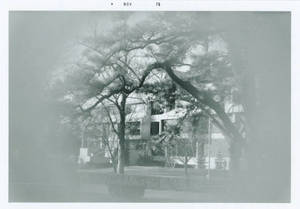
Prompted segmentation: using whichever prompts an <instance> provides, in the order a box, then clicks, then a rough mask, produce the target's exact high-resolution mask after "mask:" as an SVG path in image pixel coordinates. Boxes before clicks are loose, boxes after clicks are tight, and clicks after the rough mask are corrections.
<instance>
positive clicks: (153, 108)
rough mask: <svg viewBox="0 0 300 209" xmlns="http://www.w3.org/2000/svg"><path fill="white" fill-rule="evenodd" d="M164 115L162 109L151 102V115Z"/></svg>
mask: <svg viewBox="0 0 300 209" xmlns="http://www.w3.org/2000/svg"><path fill="white" fill-rule="evenodd" d="M162 113H164V110H163V108H162V107H161V105H160V104H159V103H158V102H151V115H159V114H162Z"/></svg>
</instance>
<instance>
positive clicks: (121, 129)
mask: <svg viewBox="0 0 300 209" xmlns="http://www.w3.org/2000/svg"><path fill="white" fill-rule="evenodd" d="M126 99H127V96H126V95H125V94H124V93H123V94H122V101H121V106H120V110H119V112H120V125H119V149H118V166H117V172H118V173H119V174H124V166H125V125H126V124H125V118H126V113H125V106H126Z"/></svg>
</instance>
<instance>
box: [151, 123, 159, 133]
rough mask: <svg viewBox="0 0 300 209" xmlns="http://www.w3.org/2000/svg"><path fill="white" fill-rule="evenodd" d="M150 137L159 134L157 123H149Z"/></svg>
mask: <svg viewBox="0 0 300 209" xmlns="http://www.w3.org/2000/svg"><path fill="white" fill-rule="evenodd" d="M150 133H151V135H152V136H153V135H158V134H159V122H151V129H150Z"/></svg>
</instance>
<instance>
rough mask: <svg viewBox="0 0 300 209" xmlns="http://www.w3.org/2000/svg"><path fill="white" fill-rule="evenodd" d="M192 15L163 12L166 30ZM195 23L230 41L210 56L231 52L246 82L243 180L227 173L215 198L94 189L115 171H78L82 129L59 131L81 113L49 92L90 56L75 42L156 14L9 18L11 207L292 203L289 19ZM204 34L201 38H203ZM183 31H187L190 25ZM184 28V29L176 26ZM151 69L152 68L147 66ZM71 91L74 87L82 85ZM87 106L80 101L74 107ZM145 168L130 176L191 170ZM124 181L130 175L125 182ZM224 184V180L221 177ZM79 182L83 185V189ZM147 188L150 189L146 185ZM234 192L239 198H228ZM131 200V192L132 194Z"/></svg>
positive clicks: (261, 16)
mask: <svg viewBox="0 0 300 209" xmlns="http://www.w3.org/2000/svg"><path fill="white" fill-rule="evenodd" d="M188 13H189V12H177V13H174V12H166V14H167V15H166V16H164V17H166V20H165V19H164V20H163V21H166V22H167V21H169V22H170V23H169V22H168V24H170V25H175V26H176V24H178V25H179V24H183V23H182V22H184V21H182V22H179V23H177V22H176V20H177V18H178V20H180V17H181V16H183V17H184V18H185V14H188ZM157 14H159V13H157ZM193 15H195V16H196V17H198V18H199V20H201V21H199V22H200V23H199V25H200V26H201V27H203V28H205V29H206V28H207V30H211V28H213V30H212V31H213V32H214V33H219V32H215V31H221V32H220V34H221V36H222V38H223V36H224V37H225V38H224V40H225V41H223V39H222V41H218V40H217V41H215V42H214V44H215V45H213V47H212V48H214V47H215V48H216V49H218V50H220V48H221V49H223V48H226V50H225V49H224V51H225V52H226V53H227V51H228V54H229V55H228V57H229V58H228V59H229V60H230V65H228V66H230V67H231V66H233V67H232V68H233V69H234V70H235V71H234V72H237V74H238V76H237V77H238V78H240V80H238V81H237V82H236V84H237V85H239V86H240V90H241V92H242V93H241V94H242V96H243V97H244V98H245V99H244V102H245V104H244V106H243V108H244V109H245V113H246V116H245V118H246V120H245V121H246V122H245V124H246V125H245V127H246V128H245V129H246V132H247V134H248V135H247V137H245V138H246V142H247V143H245V144H246V145H243V149H242V148H241V150H243V151H241V152H242V155H243V153H246V154H245V156H246V157H244V158H241V159H242V160H241V159H239V161H240V164H241V166H240V167H241V170H242V171H241V172H238V174H237V175H236V174H232V173H231V172H230V171H231V170H230V169H228V170H229V171H228V172H227V171H225V172H224V173H226V175H225V176H226V178H227V176H231V175H232V176H233V178H230V180H228V181H227V180H226V181H224V182H225V183H224V185H226V189H227V190H224V191H223V190H222V191H214V190H213V192H211V191H210V192H207V191H206V190H205V191H204V192H203V191H202V192H200V193H197V192H199V191H197V192H194V190H193V191H177V190H172V189H171V190H168V189H166V191H165V190H164V189H162V190H155V188H150V189H148V188H146V190H145V195H144V198H142V199H138V198H137V199H135V198H132V197H130V198H119V197H115V196H113V195H110V192H109V191H108V190H109V189H108V188H107V187H105V185H104V184H100V183H99V184H98V183H95V182H98V180H99V179H98V180H97V178H103V179H106V178H107V177H105V174H106V173H107V172H108V173H110V172H113V166H112V164H110V165H109V166H108V167H105V168H100V167H97V168H96V169H99V170H100V171H99V176H98V177H97V176H96V174H95V176H93V175H94V173H93V169H94V167H91V168H90V167H89V168H88V169H86V170H88V172H86V173H84V172H85V170H84V169H82V168H86V167H84V166H83V167H82V166H81V165H79V160H78V156H79V155H80V148H83V144H84V143H83V140H82V139H81V133H82V132H80V131H81V129H80V130H79V128H78V129H76V128H75V129H73V128H66V127H65V126H64V124H63V123H62V122H61V121H63V120H62V118H63V117H62V115H63V114H64V113H67V112H68V111H73V110H74V111H75V109H76V108H74V109H72V110H70V107H69V106H63V105H61V104H60V103H59V102H58V98H59V96H58V94H59V93H60V92H59V93H57V92H53V91H52V90H51V88H50V87H49V86H51V85H50V83H51V82H52V80H53V77H55V76H54V75H57V72H64V66H66V65H68V64H70V63H75V62H76V63H77V62H79V59H78V57H80V56H85V54H84V53H82V52H81V51H80V50H78V48H77V45H78V43H79V42H78V40H81V39H82V37H85V36H89V35H90V34H93V33H94V32H95V28H99V31H110V30H111V28H113V27H115V25H117V24H116V23H115V21H118V20H119V19H122V18H124V19H125V18H127V22H126V24H128V25H127V26H128V27H129V26H130V28H131V27H132V28H134V26H135V25H136V24H138V23H139V22H143V21H147V20H148V18H150V16H151V17H153V16H154V17H155V16H156V13H155V12H152V13H148V12H136V13H134V12H132V13H131V12H21V11H18V12H17V11H11V12H10V14H9V201H12V202H70V201H71V202H73V201H75V202H132V201H138V202H289V201H290V186H291V185H290V167H291V162H290V146H291V143H290V141H291V138H290V117H291V110H290V100H291V91H290V75H291V74H290V50H291V46H290V39H291V37H290V24H291V22H290V13H287V12H198V13H197V12H196V13H195V14H193ZM197 15H199V16H197ZM187 17H188V15H187ZM191 24H192V23H191ZM193 24H194V23H193ZM201 24H202V25H201ZM187 25H189V24H187ZM199 25H197V26H199ZM200 26H199V28H197V29H199V31H202V28H200ZM149 27H150V26H149ZM151 27H153V28H155V27H154V26H151ZM182 27H183V28H184V27H185V25H184V26H182ZM161 28H163V26H161ZM161 28H159V29H161ZM178 28H179V29H180V27H179V26H178ZM159 29H157V30H159ZM200 29H201V30H200ZM185 30H188V29H186V28H185ZM247 30H249V31H251V33H249V32H248V31H247ZM224 31H225V32H224ZM100 33H101V32H100ZM129 34H130V33H129ZM224 34H225V35H224ZM130 35H132V34H130ZM116 36H117V35H116ZM132 36H133V37H134V35H132ZM198 36H199V37H201V36H202V34H200V32H199V34H196V33H195V34H193V37H192V38H191V39H193V41H194V39H197V38H198ZM195 37H196V38H195ZM105 38H107V37H105ZM116 39H117V38H116ZM109 41H110V40H109ZM109 41H108V43H110V42H109ZM191 42H192V41H191ZM223 42H224V43H223ZM176 43H177V42H176ZM220 43H221V44H220ZM105 44H107V43H105ZM113 44H114V43H112V44H111V45H113ZM222 44H223V45H224V46H223V45H222ZM108 45H109V44H108ZM109 47H110V46H108V47H107V48H109ZM208 48H209V47H208ZM181 50H184V49H181ZM179 51H180V50H179ZM207 51H209V50H207ZM80 53H82V54H83V55H82V54H80ZM139 53H140V52H139ZM78 54H79V55H78ZM138 55H139V56H140V55H141V54H138ZM176 56H177V55H176ZM178 56H181V55H180V54H179V55H178ZM241 57H242V58H241ZM163 58H164V57H163ZM77 59H78V60H77ZM160 59H162V58H160ZM160 59H158V60H159V61H160ZM170 60H173V59H170ZM163 61H164V60H163ZM145 63H146V64H148V63H147V62H146V61H145ZM145 63H144V62H143V63H142V64H141V65H144V64H145ZM240 69H245V70H244V71H242V70H240ZM59 70H62V71H59ZM184 72H185V71H184V70H181V71H180V70H179V73H177V75H180V76H182V77H180V76H179V77H180V78H184V79H183V80H187V79H188V78H186V77H184V75H185V74H184ZM55 73H56V74H55ZM239 73H240V74H239ZM61 74H64V73H61ZM59 75H60V74H59ZM165 75H167V74H165ZM165 75H164V76H165ZM166 77H167V76H166ZM248 79H249V80H248ZM251 79H252V80H251ZM250 80H251V81H253V83H251V82H250ZM76 82H77V81H76ZM193 82H194V81H193ZM193 84H194V83H193ZM55 85H56V84H54V86H55ZM72 85H75V86H76V85H77V83H72ZM79 85H80V83H78V86H79ZM176 85H177V88H178V86H179V87H180V85H178V83H177V84H176ZM251 85H252V86H251ZM57 86H58V84H57ZM249 86H250V87H249ZM252 87H253V88H252ZM151 90H152V89H151ZM66 92H67V91H66ZM76 101H77V100H76ZM78 101H79V100H78ZM82 104H83V102H82V101H81V100H80V103H78V104H77V105H82ZM222 104H223V103H222ZM74 106H75V105H74ZM74 106H72V107H74ZM68 108H69V109H68ZM66 109H68V110H66ZM145 112H146V109H145ZM170 112H171V113H172V111H170ZM164 113H165V112H164ZM171 113H170V114H171ZM176 114H179V113H177V112H176ZM103 120H104V119H103ZM78 121H79V122H78V124H79V127H81V126H80V125H81V124H85V122H84V121H83V122H81V120H78ZM97 122H98V121H97ZM149 123H151V121H150V122H149ZM145 124H146V123H145ZM160 124H161V123H160ZM142 125H143V124H142ZM126 127H127V126H126ZM142 127H143V126H142ZM149 127H150V126H149ZM139 131H140V132H141V135H143V134H144V133H143V132H144V130H142V129H141V130H139ZM151 131H152V130H151ZM159 131H161V128H159ZM208 133H210V132H209V131H208ZM149 136H150V128H149ZM205 146H206V145H205ZM220 146H221V145H220ZM237 146H238V145H237ZM207 147H209V146H206V148H207ZM207 149H208V148H207ZM209 149H211V148H209ZM228 153H229V154H228V158H232V156H235V155H232V154H230V149H229V150H228ZM247 153H248V155H247ZM209 157H211V156H209ZM204 159H206V158H205V157H204ZM245 159H246V160H245ZM243 160H244V161H243ZM232 161H233V160H232ZM246 161H247V162H246ZM138 165H139V166H140V164H138ZM139 166H137V165H136V164H132V165H131V164H130V163H129V164H128V165H125V174H126V175H128V176H130V175H140V176H143V175H144V174H143V172H145V173H147V175H152V176H159V175H160V172H161V173H164V175H166V176H176V178H177V177H178V176H180V178H181V176H183V177H184V178H185V177H186V174H185V173H184V169H183V168H182V167H180V166H179V168H177V167H176V168H167V169H166V170H164V167H163V166H162V169H161V168H160V167H159V168H156V167H155V168H153V169H152V170H151V169H150V170H149V171H148V170H147V169H148V168H149V167H147V166H148V165H147V166H146V165H144V164H142V166H144V167H143V168H139ZM155 166H157V165H155ZM209 166H210V165H209ZM226 166H227V165H226ZM226 166H225V167H226ZM150 167H151V166H150ZM227 167H229V166H227ZM244 167H245V169H244V170H243V169H242V168H244ZM209 168H210V167H209ZM80 169H81V172H82V170H84V172H82V173H84V174H82V173H80V172H78V170H80ZM172 169H173V170H172ZM194 170H197V169H195V168H193V167H192V166H191V167H189V172H190V175H191V176H193V175H202V171H201V172H200V171H199V173H197V172H198V171H194ZM204 170H205V169H204ZM225 170H226V169H225ZM89 172H90V173H89ZM97 172H98V170H97ZM97 172H95V173H97ZM203 172H206V171H203ZM213 172H214V171H212V173H213ZM91 173H92V174H91ZM200 173H201V174H200ZM100 174H101V175H103V176H101V175H100ZM125 174H124V175H125ZM213 174H214V173H213ZM213 174H212V175H213ZM81 175H82V176H83V177H82V176H81ZM118 175H123V174H122V173H121V174H120V173H118ZM203 178H204V177H203ZM218 178H219V177H218ZM222 178H223V176H222V177H220V179H222ZM103 179H102V181H103ZM217 180H219V179H217ZM82 181H85V182H84V184H82ZM151 181H153V182H154V183H153V184H155V180H153V179H151ZM189 181H190V180H189ZM99 182H101V180H99ZM166 182H167V180H166ZM179 182H180V181H179ZM201 182H202V179H201ZM159 183H160V186H161V185H163V184H168V183H165V182H164V181H160V182H159ZM145 184H147V186H149V184H148V183H145ZM199 185H201V184H199ZM241 185H242V186H241ZM150 187H151V186H150ZM161 187H162V186H161ZM241 187H242V188H241ZM244 188H247V189H244ZM262 188H263V189H262ZM194 189H195V188H194ZM196 190H197V189H195V191H196ZM227 191H234V192H233V193H232V194H231V193H230V192H227ZM244 191H245V193H243V192H244ZM127 192H129V193H130V190H127ZM132 193H134V192H132ZM224 194H226V195H227V194H230V195H228V196H226V195H224Z"/></svg>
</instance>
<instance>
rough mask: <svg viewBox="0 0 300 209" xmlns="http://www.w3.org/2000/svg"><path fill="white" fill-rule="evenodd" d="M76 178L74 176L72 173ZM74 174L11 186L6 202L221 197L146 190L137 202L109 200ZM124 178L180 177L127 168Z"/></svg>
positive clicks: (100, 187) (103, 189)
mask: <svg viewBox="0 0 300 209" xmlns="http://www.w3.org/2000/svg"><path fill="white" fill-rule="evenodd" d="M85 172H88V173H106V174H109V175H110V174H111V173H112V169H111V168H105V169H92V170H87V171H85ZM76 173H77V174H78V172H76ZM76 173H73V174H72V173H69V175H74V176H69V179H72V180H70V181H69V182H66V181H64V182H59V183H57V184H55V183H49V182H39V183H37V182H13V183H11V184H12V185H11V187H10V194H11V195H10V201H16V202H35V201H37V202H224V201H226V200H224V194H222V193H214V192H191V191H174V190H171V189H170V190H156V189H155V190H154V189H146V190H145V195H144V197H143V198H140V199H134V198H130V199H128V198H127V199H125V198H123V199H122V198H116V197H112V195H110V194H109V192H108V188H107V186H106V185H105V184H97V183H91V182H87V183H84V182H83V183H79V179H78V178H77V177H78V176H77V177H76V178H75V176H76ZM125 173H126V175H130V176H132V175H137V176H148V177H167V178H181V177H184V169H182V168H160V167H141V166H131V167H127V168H126V169H125ZM189 175H191V176H200V177H201V178H203V179H207V177H206V176H205V175H203V172H201V171H198V170H195V169H189Z"/></svg>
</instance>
